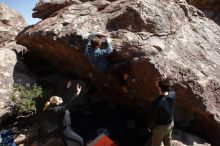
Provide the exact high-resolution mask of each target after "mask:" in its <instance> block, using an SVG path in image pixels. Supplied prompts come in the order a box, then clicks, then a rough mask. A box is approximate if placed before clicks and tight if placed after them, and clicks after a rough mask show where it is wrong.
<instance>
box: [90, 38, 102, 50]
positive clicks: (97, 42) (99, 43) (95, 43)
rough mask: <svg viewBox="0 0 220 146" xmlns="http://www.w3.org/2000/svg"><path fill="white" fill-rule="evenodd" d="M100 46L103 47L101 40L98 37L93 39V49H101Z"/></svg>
mask: <svg viewBox="0 0 220 146" xmlns="http://www.w3.org/2000/svg"><path fill="white" fill-rule="evenodd" d="M100 45H101V40H100V39H99V38H98V37H96V36H94V37H93V38H92V39H91V47H92V48H94V49H95V48H97V47H99V46H100Z"/></svg>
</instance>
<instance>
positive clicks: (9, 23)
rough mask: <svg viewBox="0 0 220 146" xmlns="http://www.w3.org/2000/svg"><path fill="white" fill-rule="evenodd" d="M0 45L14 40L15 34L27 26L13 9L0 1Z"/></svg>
mask: <svg viewBox="0 0 220 146" xmlns="http://www.w3.org/2000/svg"><path fill="white" fill-rule="evenodd" d="M0 12H1V13H0V47H1V46H3V45H5V44H6V43H8V42H11V41H14V40H15V36H16V35H17V34H18V32H20V31H21V30H22V29H23V28H24V27H26V26H27V23H26V22H25V20H24V18H23V17H22V16H21V15H20V14H19V13H18V12H16V11H15V10H13V9H10V8H9V7H8V6H6V5H5V4H2V3H0Z"/></svg>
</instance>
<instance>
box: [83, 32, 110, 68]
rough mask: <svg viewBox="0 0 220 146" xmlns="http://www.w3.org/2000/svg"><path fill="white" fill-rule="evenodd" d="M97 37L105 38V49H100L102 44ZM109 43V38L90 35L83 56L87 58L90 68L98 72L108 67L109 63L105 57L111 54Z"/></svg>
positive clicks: (95, 34) (94, 34)
mask: <svg viewBox="0 0 220 146" xmlns="http://www.w3.org/2000/svg"><path fill="white" fill-rule="evenodd" d="M98 36H100V37H106V41H107V48H105V49H100V46H101V43H102V42H101V39H100V38H99V37H98ZM111 41H112V40H111V38H110V37H109V36H107V35H101V34H97V33H92V34H91V35H89V37H88V44H87V47H86V50H85V55H86V56H87V57H88V59H89V61H90V63H91V64H92V66H93V67H94V68H96V69H98V70H99V71H105V70H106V69H107V68H108V66H109V62H108V61H107V59H106V57H107V56H108V55H110V54H112V52H113V48H112V44H111Z"/></svg>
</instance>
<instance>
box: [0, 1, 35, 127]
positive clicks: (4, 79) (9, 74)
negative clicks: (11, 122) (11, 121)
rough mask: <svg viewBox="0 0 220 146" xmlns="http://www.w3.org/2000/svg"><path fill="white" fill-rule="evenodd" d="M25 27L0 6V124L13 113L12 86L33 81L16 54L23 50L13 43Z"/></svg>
mask: <svg viewBox="0 0 220 146" xmlns="http://www.w3.org/2000/svg"><path fill="white" fill-rule="evenodd" d="M25 26H26V23H25V21H24V19H23V18H22V16H21V15H20V14H18V13H17V12H15V11H14V10H12V9H9V8H8V7H7V6H6V5H3V4H0V123H2V122H3V121H4V120H5V119H6V118H8V117H9V116H10V115H11V114H12V113H13V111H12V110H11V109H12V107H13V103H12V101H11V99H10V95H11V91H12V84H13V83H14V82H16V83H21V84H23V85H29V84H31V83H33V81H34V78H32V76H31V74H30V73H29V72H28V70H27V68H26V67H25V65H24V64H23V63H22V61H21V60H20V58H17V54H16V52H17V53H19V52H22V51H24V50H25V47H23V46H21V45H18V44H16V43H15V37H16V35H17V34H18V32H19V31H21V30H22V29H23V28H24V27H25Z"/></svg>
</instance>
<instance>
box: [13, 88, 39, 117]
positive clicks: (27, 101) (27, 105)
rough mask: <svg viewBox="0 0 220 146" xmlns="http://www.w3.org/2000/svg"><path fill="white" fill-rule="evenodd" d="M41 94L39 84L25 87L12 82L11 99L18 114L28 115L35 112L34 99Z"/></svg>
mask: <svg viewBox="0 0 220 146" xmlns="http://www.w3.org/2000/svg"><path fill="white" fill-rule="evenodd" d="M42 96H43V89H42V87H41V86H37V85H36V84H34V85H33V86H31V87H26V86H22V85H20V84H13V91H12V95H11V99H12V101H13V102H14V103H15V107H16V110H17V112H18V116H30V115H33V114H34V113H36V99H37V98H40V97H42Z"/></svg>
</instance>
